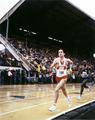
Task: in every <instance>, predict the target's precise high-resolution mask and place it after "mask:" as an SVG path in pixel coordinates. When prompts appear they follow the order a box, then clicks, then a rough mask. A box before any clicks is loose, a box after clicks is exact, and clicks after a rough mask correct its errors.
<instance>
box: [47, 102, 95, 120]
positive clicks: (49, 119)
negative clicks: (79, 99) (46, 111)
mask: <svg viewBox="0 0 95 120" xmlns="http://www.w3.org/2000/svg"><path fill="white" fill-rule="evenodd" d="M92 102H95V100H91V101H89V102H86V103H84V104H82V105H78V106H76V107H74V108H70V109H68V110H66V111H64V112H60V113H58V114H56V115H54V116H52V117H50V118H48V119H47V120H52V119H54V118H56V117H58V116H60V115H63V114H65V113H67V112H70V111H72V110H75V109H77V108H80V107H82V106H84V105H87V104H89V103H92Z"/></svg>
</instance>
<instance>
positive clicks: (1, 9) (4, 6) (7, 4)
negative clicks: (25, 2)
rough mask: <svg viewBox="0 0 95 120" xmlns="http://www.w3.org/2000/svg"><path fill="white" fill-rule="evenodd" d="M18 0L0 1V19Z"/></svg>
mask: <svg viewBox="0 0 95 120" xmlns="http://www.w3.org/2000/svg"><path fill="white" fill-rule="evenodd" d="M18 1H20V0H0V19H1V18H2V17H3V16H4V15H5V14H6V13H7V12H8V11H9V10H10V9H11V8H12V7H13V6H14V5H15V4H16V3H17V2H18Z"/></svg>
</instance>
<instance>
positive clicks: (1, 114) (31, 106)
mask: <svg viewBox="0 0 95 120" xmlns="http://www.w3.org/2000/svg"><path fill="white" fill-rule="evenodd" d="M51 95H52V94H51ZM51 95H49V96H51ZM85 95H89V93H87V94H85ZM85 95H84V96H85ZM74 97H76V96H73V97H72V98H74ZM62 99H63V98H62ZM17 101H20V100H17ZM94 101H95V100H94ZM10 102H13V101H10ZM50 103H52V101H49V102H47V103H40V104H37V105H30V106H28V107H22V108H19V109H15V110H12V111H8V112H5V113H0V116H3V115H7V114H9V113H13V112H17V111H21V110H25V109H29V108H34V107H38V106H40V105H44V104H50ZM84 104H85V103H84ZM82 105H83V104H82ZM76 107H77V106H76ZM73 109H74V108H71V109H70V111H71V110H73ZM67 111H68V110H67ZM64 112H65V111H64ZM64 112H62V113H64ZM59 114H60V113H59ZM47 120H49V119H47ZM50 120H51V119H50Z"/></svg>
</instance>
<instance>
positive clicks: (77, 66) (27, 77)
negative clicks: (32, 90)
mask: <svg viewBox="0 0 95 120" xmlns="http://www.w3.org/2000/svg"><path fill="white" fill-rule="evenodd" d="M10 43H11V44H12V45H13V46H14V47H15V48H17V49H18V50H19V52H20V53H21V54H23V56H24V58H25V59H26V60H27V61H28V62H29V63H31V64H34V65H35V67H36V70H34V71H33V70H32V71H30V73H28V72H27V71H26V70H24V69H23V71H22V72H20V71H19V70H16V71H14V70H11V73H12V75H10V76H12V77H10V76H8V72H9V70H3V71H2V70H0V76H1V77H0V81H3V82H1V83H2V84H3V83H4V84H19V83H20V84H21V83H23V84H26V83H32V82H33V81H34V82H38V83H51V82H52V80H51V78H50V76H49V67H50V64H51V63H52V61H53V59H54V58H55V57H56V56H57V49H56V48H50V47H48V48H46V47H45V48H35V47H33V46H32V47H28V46H27V45H25V42H22V41H17V40H16V41H15V40H14V41H13V40H10ZM66 57H68V56H66ZM71 59H72V61H73V62H74V65H73V68H72V70H73V72H72V73H73V74H72V75H71V76H70V77H69V78H72V79H76V82H78V81H80V79H78V78H80V73H81V71H82V70H83V66H84V64H86V67H87V69H89V70H90V71H94V69H95V68H94V64H93V62H92V61H91V60H90V61H87V60H82V59H81V60H80V59H76V58H71ZM0 66H14V67H18V66H19V67H21V64H19V63H18V62H17V61H16V59H15V58H14V57H13V56H12V55H11V54H10V53H9V52H8V51H7V50H6V51H5V52H0ZM4 73H5V75H4ZM2 76H3V77H2ZM5 76H7V77H9V78H10V80H9V81H10V82H9V81H7V82H6V81H5V79H6V77H5ZM18 76H19V77H18ZM72 79H70V81H72ZM7 80H8V79H7ZM4 81H5V82H4Z"/></svg>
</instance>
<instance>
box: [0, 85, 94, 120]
mask: <svg viewBox="0 0 95 120" xmlns="http://www.w3.org/2000/svg"><path fill="white" fill-rule="evenodd" d="M54 88H55V85H53V84H49V85H47V84H40V85H38V84H34V85H7V86H3V85H2V86H0V120H47V119H48V120H50V119H51V118H52V117H53V116H55V115H57V114H60V113H61V112H66V111H70V110H72V109H74V108H76V107H79V106H81V105H84V104H86V103H88V102H90V101H93V100H95V86H94V87H93V88H92V89H91V91H89V90H88V89H86V90H85V91H84V94H83V97H82V98H81V100H77V96H78V95H79V91H80V84H76V88H75V89H74V88H73V85H72V84H67V91H68V93H69V95H70V96H71V98H72V101H71V103H70V104H68V102H67V100H66V98H65V97H64V96H63V94H62V93H61V91H60V97H59V100H58V104H57V110H56V111H55V112H50V111H48V108H49V107H50V105H51V104H52V100H53V96H54Z"/></svg>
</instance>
